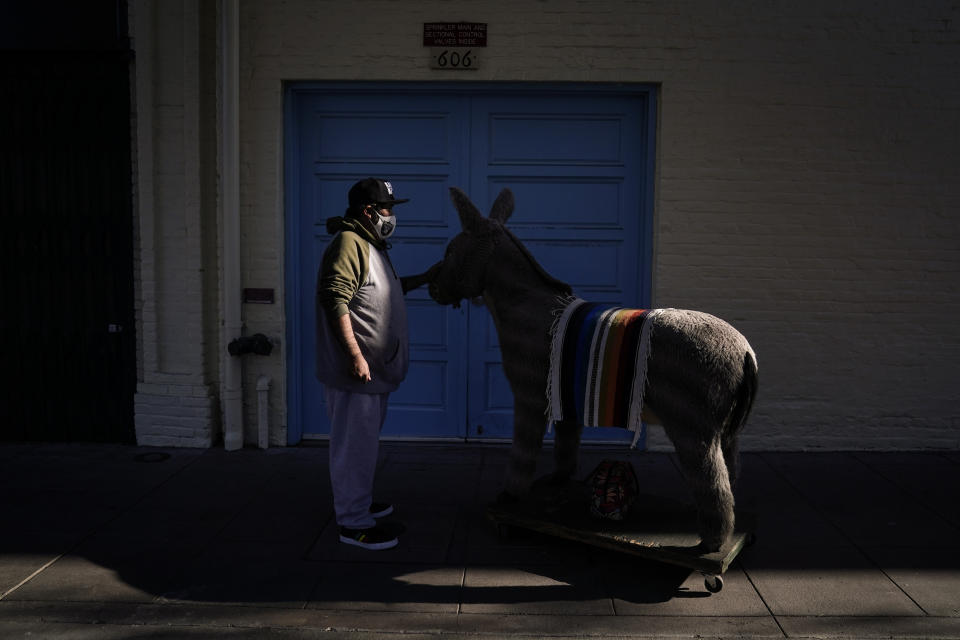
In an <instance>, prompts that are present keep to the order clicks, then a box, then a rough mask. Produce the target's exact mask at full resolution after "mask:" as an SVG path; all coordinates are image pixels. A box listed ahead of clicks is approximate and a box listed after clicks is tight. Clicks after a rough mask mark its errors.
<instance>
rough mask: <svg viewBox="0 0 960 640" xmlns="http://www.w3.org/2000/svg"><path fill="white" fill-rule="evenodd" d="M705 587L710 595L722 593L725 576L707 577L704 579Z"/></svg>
mask: <svg viewBox="0 0 960 640" xmlns="http://www.w3.org/2000/svg"><path fill="white" fill-rule="evenodd" d="M703 586H704V587H706V588H707V591H709V592H710V593H720V590H721V589H723V576H707V577H705V578H704V579H703Z"/></svg>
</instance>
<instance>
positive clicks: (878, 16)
mask: <svg viewBox="0 0 960 640" xmlns="http://www.w3.org/2000/svg"><path fill="white" fill-rule="evenodd" d="M163 6H167V5H166V4H163ZM165 10H166V9H165ZM448 20H468V21H476V22H486V23H488V25H489V36H488V44H489V46H488V47H487V49H486V50H485V51H484V52H483V56H484V63H483V66H482V68H481V69H480V70H479V71H475V72H471V73H470V74H469V75H465V74H459V75H457V74H455V73H454V74H453V75H451V72H443V71H435V70H431V69H429V68H428V64H427V57H426V51H425V50H424V49H423V47H422V46H421V30H422V23H423V22H431V21H448ZM958 25H960V8H958V7H957V6H956V5H955V4H953V3H951V2H948V1H946V0H941V1H934V0H919V1H918V2H914V3H876V2H872V1H867V0H850V1H849V2H843V3H834V2H826V1H824V0H817V1H814V2H805V3H796V2H787V1H786V0H778V1H774V2H724V3H715V2H710V1H708V0H686V1H679V2H652V1H651V2H626V1H608V0H550V2H535V1H532V0H525V1H509V2H508V1H506V0H499V1H494V0H475V1H474V2H471V3H465V4H456V5H452V4H451V3H449V2H446V1H442V0H425V1H421V2H416V3H413V2H395V1H387V0H356V1H354V2H351V3H342V2H334V1H318V0H287V1H285V2H280V1H270V0H260V1H258V2H241V52H242V54H241V55H242V59H241V79H242V86H241V138H242V139H241V162H242V167H241V180H242V191H241V201H242V203H243V204H242V211H241V216H242V219H241V222H242V236H243V243H244V248H243V282H244V286H255V287H273V288H275V289H276V290H277V294H278V301H282V300H283V243H284V241H283V204H282V185H283V167H282V155H283V150H282V83H283V81H285V80H340V79H344V80H354V79H360V80H406V81H435V80H440V81H447V80H463V81H471V80H476V81H526V82H540V81H578V82H628V83H657V84H659V85H660V93H659V100H660V103H659V105H658V140H657V159H656V161H657V180H656V185H655V187H656V196H655V198H656V222H655V229H654V245H655V252H654V278H655V281H654V302H655V303H656V304H657V305H658V306H678V307H691V308H697V309H702V310H705V311H710V312H713V313H716V314H717V315H720V316H723V317H725V318H727V319H729V320H730V321H732V322H733V323H734V324H736V325H737V326H738V327H739V328H740V329H741V330H742V331H743V332H744V333H745V334H746V335H747V336H748V337H749V338H750V340H751V342H752V343H753V344H754V346H755V348H756V351H757V353H758V357H759V361H760V373H761V389H760V397H759V400H758V403H757V406H756V408H755V413H754V415H753V418H752V421H751V424H750V426H749V430H748V432H747V433H746V434H745V443H744V446H745V448H754V449H814V448H823V449H841V448H893V449H913V448H953V449H956V448H960V409H957V406H956V404H957V400H958V395H960V394H958V387H957V382H956V379H957V375H956V365H955V363H956V362H958V361H960V329H958V323H957V321H956V316H957V315H958V313H960V290H958V285H960V222H958V220H960V157H958V156H960V151H958V150H960V63H958V60H960V55H958V47H960V35H958V28H960V27H958ZM166 28H168V27H162V29H166ZM170 28H173V27H170ZM168 43H169V46H172V47H174V48H176V47H177V46H179V44H178V42H177V40H176V38H174V39H173V40H170V41H165V44H164V46H165V47H166V46H167V44H168ZM186 46H187V44H186V41H185V42H184V43H183V47H186ZM181 55H182V54H181ZM184 69H185V67H184ZM161 75H162V74H161ZM164 77H166V76H164ZM170 80H171V83H172V85H171V86H172V87H173V89H171V91H173V92H174V93H176V91H177V89H176V84H177V82H178V81H179V82H184V81H185V80H184V79H179V80H178V79H177V78H174V77H171V78H170ZM157 86H162V82H161V81H160V80H158V85H157ZM179 91H180V92H181V93H184V92H183V90H182V89H179ZM165 126H168V127H169V128H170V129H171V130H175V129H176V128H177V122H176V118H175V117H174V116H173V115H172V114H171V115H170V122H169V123H168V124H167V125H165ZM159 157H162V154H159V155H158V158H159ZM155 175H156V178H155V179H156V180H157V184H158V187H157V188H161V187H163V188H169V190H170V191H172V192H173V193H174V194H179V193H180V192H181V189H180V187H179V186H178V185H179V183H178V182H176V180H178V179H181V177H180V176H176V175H175V176H171V178H172V179H173V182H172V183H170V184H169V185H166V183H165V182H161V181H162V180H165V179H166V178H167V176H166V175H165V173H164V168H163V167H162V166H161V167H158V168H157V169H156V171H155ZM164 185H166V186H164ZM171 197H172V198H175V197H176V196H175V195H174V196H171ZM161 200H162V199H161ZM173 202H174V200H173V199H171V200H166V201H164V202H163V205H164V206H165V207H170V208H174V209H177V208H178V206H177V205H174V204H173ZM188 209H189V207H188ZM192 219H193V218H191V217H189V216H188V217H187V218H186V220H185V225H184V226H180V227H174V228H172V231H173V232H177V233H181V234H182V233H189V231H188V230H189V229H190V223H189V221H190V220H192ZM164 228H165V229H166V230H171V228H170V227H164ZM166 232H167V231H164V233H166ZM175 241H177V238H176V237H172V238H169V239H165V240H164V241H163V242H162V243H161V245H162V246H161V247H159V248H158V249H162V250H164V251H168V253H163V251H160V254H161V255H163V256H169V257H170V259H171V260H174V261H177V260H180V257H176V256H172V255H171V254H170V253H169V248H168V246H167V244H168V243H169V242H175ZM143 256H144V258H143V259H144V262H145V263H149V261H150V260H154V259H156V258H155V257H151V255H150V251H149V247H144V249H143ZM190 260H193V261H194V262H193V263H191V262H190ZM195 262H196V257H195V256H193V257H188V262H187V266H188V267H189V266H190V265H191V264H195ZM201 262H202V260H201ZM178 264H179V263H178ZM141 268H142V270H143V276H142V277H143V279H144V283H145V284H144V290H145V292H146V297H147V298H149V292H148V289H149V286H148V285H149V283H150V279H151V278H156V277H158V275H160V274H162V273H163V271H162V270H160V271H159V272H157V271H156V270H154V271H153V272H151V270H150V269H148V268H147V267H146V266H142V267H141ZM194 268H195V267H194ZM153 286H158V285H153ZM157 296H158V300H159V299H162V298H163V291H162V290H160V291H158V293H157ZM157 304H159V302H158V303H157ZM170 313H175V314H183V316H182V317H183V318H184V319H183V320H182V321H181V320H178V318H180V317H181V316H177V317H175V318H172V319H170V318H167V319H164V318H163V317H160V318H159V321H160V322H161V323H162V322H167V321H170V322H173V324H174V326H176V327H193V328H194V329H196V328H197V327H198V325H197V324H196V321H194V320H189V321H188V320H186V318H187V317H188V316H189V313H190V309H189V308H187V309H183V310H177V311H170ZM151 314H154V315H151ZM244 314H245V318H244V320H245V323H246V326H247V327H248V329H252V330H254V331H262V332H264V333H266V334H268V335H270V336H274V337H282V336H283V334H284V316H283V306H282V304H276V305H272V306H258V305H245V306H244ZM143 316H144V318H143V320H144V324H145V326H146V328H147V329H150V324H149V323H150V322H156V321H158V318H157V316H156V312H155V311H151V310H150V300H149V299H147V300H145V302H144V311H143ZM210 321H211V319H210V318H204V319H203V320H202V321H201V322H210ZM164 330H165V329H164V328H158V329H155V330H154V333H156V334H158V336H159V335H162V334H163V332H164ZM147 333H148V334H149V331H147ZM175 333H176V334H177V335H180V334H181V333H182V332H181V331H180V330H179V329H178V330H177V331H176V332H175ZM158 345H159V350H160V356H159V359H160V360H161V361H164V360H163V359H164V358H169V359H170V360H169V361H170V362H171V363H172V364H173V363H175V364H176V365H178V366H181V365H182V366H183V367H184V368H185V369H186V370H191V371H193V370H195V369H194V367H195V366H196V363H194V362H193V361H191V360H190V359H189V357H187V354H182V353H180V352H179V351H178V345H176V344H172V343H171V344H167V343H164V342H163V341H162V339H161V338H158ZM144 350H145V353H146V352H148V351H149V345H145V347H144ZM283 351H284V347H281V348H280V349H278V350H276V351H275V354H274V355H273V356H270V357H268V358H256V359H252V358H251V359H248V360H247V361H246V362H245V369H246V370H245V375H244V380H245V399H246V400H245V402H246V408H247V422H248V439H250V438H251V435H250V434H251V433H252V432H251V431H250V429H251V428H252V423H253V421H254V414H255V410H256V407H255V396H256V394H255V393H254V387H255V383H256V379H257V377H258V376H259V375H262V374H265V375H269V376H270V377H271V378H272V379H273V387H272V390H271V407H272V414H271V415H272V421H273V423H274V424H275V425H276V429H275V431H274V433H273V435H272V440H273V441H274V442H275V443H282V442H283V441H284V440H285V434H284V433H283V427H282V425H284V424H285V416H286V407H285V397H286V389H285V366H286V364H285V362H284V357H283ZM144 358H145V360H147V357H146V355H145V356H144ZM206 366H207V367H208V368H209V365H206ZM205 375H206V377H207V379H209V378H210V373H209V372H207V373H206V374H205ZM658 442H659V441H658V439H657V436H654V437H653V438H652V443H653V445H654V446H658Z"/></svg>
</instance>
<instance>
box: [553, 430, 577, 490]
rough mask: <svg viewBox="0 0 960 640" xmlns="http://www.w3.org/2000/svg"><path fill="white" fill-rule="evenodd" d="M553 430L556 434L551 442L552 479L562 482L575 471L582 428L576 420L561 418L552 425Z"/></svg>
mask: <svg viewBox="0 0 960 640" xmlns="http://www.w3.org/2000/svg"><path fill="white" fill-rule="evenodd" d="M553 430H554V433H555V434H556V437H555V438H554V443H553V460H554V463H555V465H556V469H555V470H554V472H553V481H554V482H557V483H563V482H566V481H567V480H569V479H570V478H571V477H572V476H573V475H574V474H576V473H577V466H578V459H579V455H580V434H581V431H582V429H581V427H580V425H579V424H578V423H577V422H576V421H571V420H562V421H560V422H557V423H555V424H554V425H553Z"/></svg>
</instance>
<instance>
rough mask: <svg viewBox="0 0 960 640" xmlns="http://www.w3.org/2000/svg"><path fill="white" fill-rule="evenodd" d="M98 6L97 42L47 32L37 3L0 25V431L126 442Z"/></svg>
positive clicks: (120, 145) (107, 94)
mask: <svg viewBox="0 0 960 640" xmlns="http://www.w3.org/2000/svg"><path fill="white" fill-rule="evenodd" d="M57 4H58V3H53V5H57ZM73 4H74V3H64V5H65V6H66V5H73ZM92 4H93V5H97V4H98V3H92ZM100 4H102V5H104V7H101V8H102V9H104V10H103V11H100V12H99V13H98V12H96V11H93V12H91V13H89V14H87V17H90V16H91V15H100V16H102V17H103V19H104V20H105V21H110V24H109V25H102V27H103V28H102V29H100V31H98V32H97V33H98V34H105V35H103V37H100V35H97V37H91V38H78V37H74V38H73V39H67V40H59V39H58V38H56V37H51V34H56V33H58V32H64V33H65V32H67V31H68V30H67V29H59V31H58V28H57V27H56V24H57V19H56V17H55V14H56V7H53V8H52V9H51V7H50V5H47V4H45V5H43V6H44V7H46V10H47V11H49V13H47V14H45V19H46V24H47V25H51V24H53V25H54V26H52V27H50V28H49V30H46V31H44V30H40V29H35V24H34V21H33V20H32V19H31V16H32V14H30V13H29V12H27V14H25V15H24V16H20V18H21V22H20V24H21V26H22V29H21V30H19V31H17V32H16V34H15V35H16V37H13V35H12V34H13V31H14V30H13V29H4V30H3V33H2V36H3V41H2V42H0V49H2V50H0V69H2V77H3V86H4V90H3V95H2V99H0V140H2V143H0V212H2V220H3V223H4V229H3V233H0V273H2V280H0V283H2V287H3V297H2V300H3V303H2V306H3V313H2V322H3V326H2V334H0V335H2V337H3V343H4V346H3V347H2V349H0V353H2V354H3V356H2V359H3V362H4V366H3V370H4V372H5V374H6V376H5V377H7V378H8V382H7V383H5V384H4V385H2V388H3V393H2V401H0V413H2V419H0V439H3V440H20V441H61V442H63V441H99V442H132V441H133V440H134V429H133V396H134V392H135V386H136V360H135V358H136V355H135V340H134V295H133V209H132V161H131V138H130V131H131V101H130V65H131V55H130V53H129V51H128V49H127V44H126V34H125V32H126V26H125V24H126V18H125V7H124V5H123V4H120V3H116V2H109V3H100ZM111 9H112V10H111ZM121 10H122V14H123V15H122V16H121V15H120V14H121ZM13 13H14V14H16V13H17V11H13ZM21 13H22V12H21ZM64 15H69V14H64ZM51 16H53V17H51ZM7 17H10V16H7ZM16 17H17V16H14V18H16ZM10 24H11V23H10V22H9V21H8V22H7V25H8V26H9V25H10ZM60 26H61V27H63V25H60ZM75 26H76V27H77V28H78V29H83V28H84V25H83V24H82V23H81V24H78V25H75ZM31 34H33V35H31ZM61 45H62V46H61ZM11 378H12V380H11Z"/></svg>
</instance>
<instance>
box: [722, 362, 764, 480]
mask: <svg viewBox="0 0 960 640" xmlns="http://www.w3.org/2000/svg"><path fill="white" fill-rule="evenodd" d="M758 386H759V375H758V373H757V358H756V356H755V355H754V354H753V352H752V351H750V350H748V351H747V352H746V353H744V356H743V378H742V379H741V381H740V387H739V388H738V389H737V398H736V401H735V403H734V406H733V408H732V409H731V411H730V415H729V416H728V418H727V421H726V424H724V425H723V459H724V462H725V463H726V465H727V475H728V476H729V478H730V486H731V487H732V486H733V485H734V484H735V483H736V481H737V474H738V473H739V470H740V451H739V440H740V431H741V430H742V429H743V427H744V425H745V424H746V423H747V418H749V417H750V410H751V409H752V408H753V401H754V400H755V399H756V397H757V387H758Z"/></svg>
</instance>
